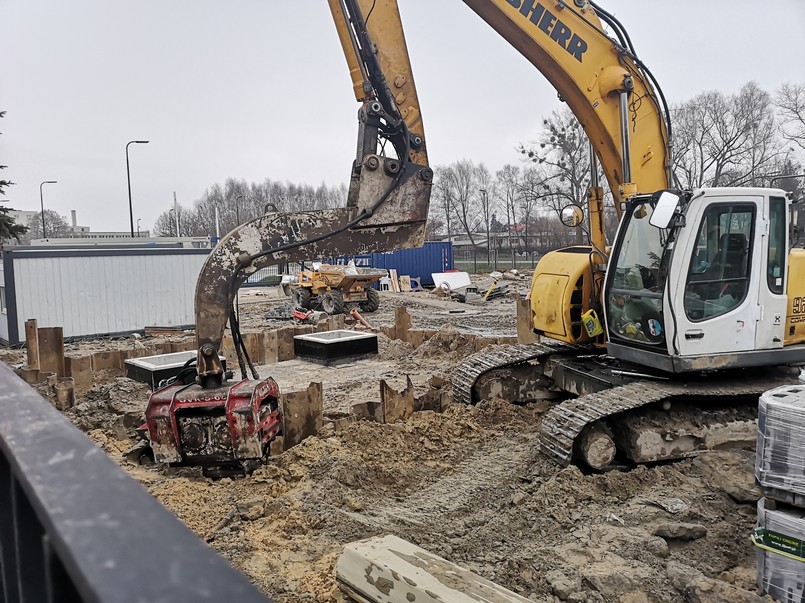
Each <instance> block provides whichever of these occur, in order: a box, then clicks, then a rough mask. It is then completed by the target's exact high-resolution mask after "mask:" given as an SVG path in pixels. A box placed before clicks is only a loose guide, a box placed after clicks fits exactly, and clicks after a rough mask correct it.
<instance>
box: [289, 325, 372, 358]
mask: <svg viewBox="0 0 805 603" xmlns="http://www.w3.org/2000/svg"><path fill="white" fill-rule="evenodd" d="M377 349H378V346H377V335H376V334H374V333H360V332H357V331H348V330H346V329H344V330H338V331H326V332H324V333H308V334H306V335H296V336H294V354H295V355H296V356H297V357H299V358H303V359H305V360H310V361H312V362H317V363H319V364H324V365H325V366H331V365H335V364H339V363H344V362H351V361H353V360H358V359H363V358H366V357H369V356H374V355H376V354H377Z"/></svg>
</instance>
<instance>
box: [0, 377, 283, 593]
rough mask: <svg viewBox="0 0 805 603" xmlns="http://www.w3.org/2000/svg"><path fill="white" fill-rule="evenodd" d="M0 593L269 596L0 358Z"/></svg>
mask: <svg viewBox="0 0 805 603" xmlns="http://www.w3.org/2000/svg"><path fill="white" fill-rule="evenodd" d="M0 601H2V602H4V603H16V602H18V601H20V602H25V603H50V602H53V603H55V602H68V601H69V602H73V601H87V602H100V603H117V602H120V603H130V602H136V601H148V602H150V603H162V602H164V603H168V602H170V603H176V602H185V601H187V602H190V601H193V602H197V601H238V602H239V603H240V602H255V603H257V602H260V603H266V602H267V601H269V599H267V598H265V597H264V596H263V595H262V594H261V593H260V592H259V591H257V589H256V588H255V587H254V586H253V585H252V584H251V583H250V582H249V581H248V580H247V579H246V577H245V576H243V575H242V574H239V573H238V572H237V571H236V570H235V569H234V568H232V567H231V566H230V565H229V564H228V563H227V562H226V561H225V560H224V559H223V558H222V557H219V556H218V555H217V554H216V553H215V551H213V550H212V549H211V548H210V547H208V546H207V545H206V544H205V543H203V542H202V541H201V540H200V539H199V538H198V537H197V536H196V535H195V534H193V533H192V532H191V531H190V530H189V529H188V528H186V527H185V526H184V525H183V524H182V523H181V522H180V521H179V520H178V519H177V518H176V517H175V516H174V515H172V514H171V513H170V512H169V511H167V510H166V509H165V508H163V507H162V506H161V505H160V504H159V503H158V502H157V501H156V499H154V498H153V497H152V496H151V495H150V494H148V492H147V491H146V490H145V489H144V488H143V487H141V486H140V485H139V484H138V483H136V482H135V481H134V480H133V479H131V478H130V477H128V476H127V475H126V474H125V473H124V472H123V471H122V470H121V469H120V467H119V466H118V465H117V464H116V463H115V462H114V461H112V459H110V458H109V457H108V456H107V455H106V454H104V453H103V451H102V450H100V449H99V448H98V447H97V446H95V444H93V443H92V442H91V441H90V440H89V439H87V438H86V437H85V436H84V434H82V433H81V432H80V431H79V430H78V429H76V428H75V427H74V426H73V425H72V424H71V423H70V422H69V421H67V420H66V419H65V418H64V417H63V416H62V415H61V413H59V412H58V411H57V410H56V409H55V408H54V407H53V406H52V405H51V404H50V403H49V402H47V401H46V400H44V399H43V398H42V397H41V396H39V394H37V393H36V392H35V391H34V390H33V389H31V388H30V387H29V386H28V385H27V384H26V383H25V382H23V381H22V380H21V379H20V378H19V377H17V376H16V375H15V374H14V373H13V372H12V371H11V370H10V369H9V368H8V367H7V366H5V365H4V364H3V363H0Z"/></svg>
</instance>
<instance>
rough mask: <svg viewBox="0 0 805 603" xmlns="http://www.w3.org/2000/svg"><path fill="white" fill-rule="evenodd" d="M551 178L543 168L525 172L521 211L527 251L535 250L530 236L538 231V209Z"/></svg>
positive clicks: (533, 167)
mask: <svg viewBox="0 0 805 603" xmlns="http://www.w3.org/2000/svg"><path fill="white" fill-rule="evenodd" d="M548 178H549V176H548V175H547V174H546V172H545V170H544V169H543V168H542V166H531V167H528V168H526V169H525V170H524V171H523V181H522V185H521V189H520V193H521V194H520V196H519V199H520V211H521V214H520V215H521V216H522V218H523V224H524V226H525V233H524V235H525V239H524V244H525V251H530V250H532V249H533V248H534V245H533V244H532V241H531V240H530V238H529V235H531V236H533V235H534V233H535V232H536V231H537V228H536V226H537V225H536V217H537V213H538V211H537V210H538V208H539V207H540V205H541V202H542V196H543V195H544V194H545V183H546V182H547V180H548Z"/></svg>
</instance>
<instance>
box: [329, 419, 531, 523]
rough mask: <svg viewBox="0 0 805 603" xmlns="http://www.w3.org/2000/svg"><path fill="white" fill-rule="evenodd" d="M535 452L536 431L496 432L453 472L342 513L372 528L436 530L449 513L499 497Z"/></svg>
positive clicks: (476, 507) (485, 505)
mask: <svg viewBox="0 0 805 603" xmlns="http://www.w3.org/2000/svg"><path fill="white" fill-rule="evenodd" d="M539 455H540V452H539V437H538V435H537V434H536V433H534V434H523V435H520V436H518V437H511V436H500V437H498V438H495V439H493V440H490V441H488V442H486V443H485V444H484V445H483V446H482V447H481V448H480V449H479V450H478V451H477V452H476V453H475V454H473V455H472V456H471V457H469V458H468V459H466V460H465V461H464V462H462V463H461V464H459V465H458V466H457V467H456V468H455V471H453V472H452V473H450V474H449V475H447V476H445V477H443V478H442V479H440V480H438V481H437V482H435V483H433V484H429V485H427V486H425V487H423V488H422V489H421V490H418V491H417V492H415V493H413V494H410V495H408V496H406V497H404V498H402V499H400V498H398V497H395V498H387V499H380V500H377V501H373V502H372V504H371V506H370V505H367V508H366V510H365V511H363V512H362V513H355V512H349V511H344V510H340V512H341V513H343V514H345V515H347V516H348V517H350V518H351V519H353V520H355V521H357V522H359V523H362V524H365V525H367V526H371V527H373V528H375V529H382V530H389V531H394V529H395V528H396V527H397V526H402V527H415V528H417V529H420V530H421V529H427V528H433V529H434V531H438V530H440V529H441V528H442V527H443V526H444V524H445V521H447V520H448V519H447V518H449V517H450V516H455V515H456V514H460V515H462V516H467V515H470V514H473V513H474V512H476V511H477V510H479V509H487V510H488V508H489V505H490V502H489V501H490V499H494V498H498V499H501V501H502V500H503V498H501V497H503V496H505V494H504V493H505V492H508V490H509V488H508V484H509V482H511V481H512V480H513V479H517V477H518V476H519V475H523V474H527V473H529V472H530V470H531V467H532V466H533V464H534V463H535V462H536V459H537V458H538V457H539ZM492 504H494V503H492Z"/></svg>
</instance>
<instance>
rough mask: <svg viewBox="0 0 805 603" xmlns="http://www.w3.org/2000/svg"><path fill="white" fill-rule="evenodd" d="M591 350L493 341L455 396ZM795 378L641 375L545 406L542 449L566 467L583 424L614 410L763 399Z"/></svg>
mask: <svg viewBox="0 0 805 603" xmlns="http://www.w3.org/2000/svg"><path fill="white" fill-rule="evenodd" d="M590 351H591V350H590V348H588V347H585V346H579V345H568V344H563V343H560V342H554V341H544V342H540V343H532V344H520V345H500V346H490V347H488V348H485V349H484V350H482V351H481V352H478V353H477V354H474V355H473V356H470V357H469V358H468V359H467V360H466V361H465V362H463V363H462V364H461V365H460V366H459V367H458V368H457V369H456V373H455V375H454V377H453V398H454V400H455V401H456V402H461V403H463V404H475V403H476V402H478V398H479V397H480V396H478V395H477V393H475V394H474V389H475V388H476V385H477V384H478V382H479V380H482V379H484V378H485V377H488V376H490V375H494V373H495V372H497V373H498V375H495V376H496V377H497V378H502V379H506V378H507V375H506V373H505V371H507V370H509V369H511V368H513V367H518V366H524V365H526V363H531V362H532V361H534V360H537V361H538V364H540V365H542V366H545V365H546V364H547V363H548V362H549V360H550V359H551V357H552V356H556V355H559V356H579V355H580V354H585V353H589V352H590ZM526 368H529V367H526ZM535 370H537V369H535ZM793 382H796V378H794V377H791V376H785V375H771V376H768V375H766V376H757V375H753V376H751V377H747V378H744V379H743V380H741V379H736V378H735V377H731V378H729V380H727V379H719V378H718V377H716V376H711V377H710V378H708V379H706V380H703V379H702V380H688V381H670V380H662V381H660V380H657V381H655V380H652V379H638V380H635V381H632V382H630V383H626V384H624V385H617V386H614V387H609V388H604V389H601V390H600V391H596V392H594V393H588V394H585V395H582V396H579V397H575V398H571V399H568V400H564V401H562V402H560V403H558V404H556V406H554V407H553V408H551V409H550V410H549V411H547V412H546V413H545V415H544V416H543V418H542V423H541V425H540V450H541V451H542V453H543V454H545V455H546V456H548V457H549V458H552V459H554V460H555V461H556V462H557V463H559V464H561V465H563V466H567V465H569V464H571V463H572V462H573V461H574V452H575V445H576V442H577V441H578V439H579V437H580V436H581V435H582V433H583V432H584V431H585V429H586V428H587V427H588V426H592V425H593V424H596V423H598V422H604V421H606V420H607V419H609V418H611V417H613V416H615V415H618V414H622V413H627V412H629V411H635V410H637V409H643V408H646V407H649V406H651V405H657V404H658V403H664V402H670V403H672V404H676V403H680V402H681V403H689V404H694V405H701V406H704V407H707V406H708V405H717V404H719V403H723V402H727V401H731V400H736V399H744V400H746V399H747V398H750V399H751V398H755V397H756V398H759V397H760V395H761V394H762V393H763V392H765V391H767V390H769V389H773V388H775V387H778V386H780V385H785V384H787V383H793Z"/></svg>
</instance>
